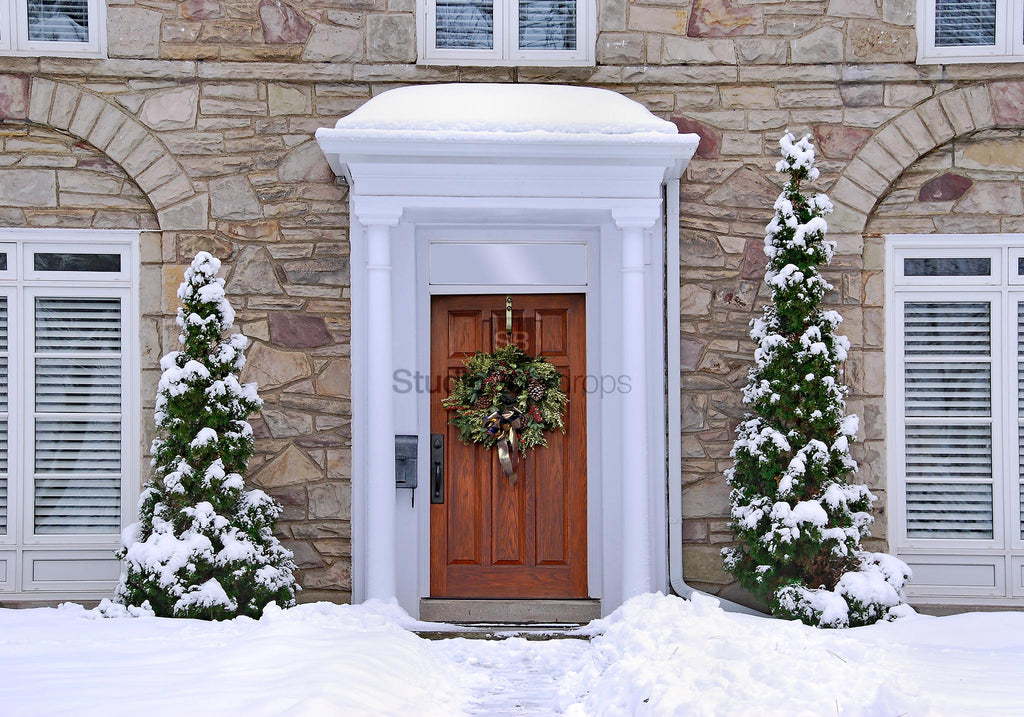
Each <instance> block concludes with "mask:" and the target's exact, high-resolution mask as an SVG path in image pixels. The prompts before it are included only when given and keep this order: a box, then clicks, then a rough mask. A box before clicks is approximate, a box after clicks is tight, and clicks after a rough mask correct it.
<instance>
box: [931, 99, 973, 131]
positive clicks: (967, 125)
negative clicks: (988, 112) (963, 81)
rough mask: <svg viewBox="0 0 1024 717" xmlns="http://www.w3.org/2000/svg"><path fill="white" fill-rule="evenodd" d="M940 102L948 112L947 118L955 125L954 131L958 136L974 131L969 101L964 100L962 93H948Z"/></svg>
mask: <svg viewBox="0 0 1024 717" xmlns="http://www.w3.org/2000/svg"><path fill="white" fill-rule="evenodd" d="M939 101H940V102H941V103H942V107H943V109H945V110H946V116H947V117H949V120H950V122H952V124H953V129H954V130H956V133H957V134H958V135H961V134H967V133H968V132H970V131H972V130H974V119H973V118H972V117H971V111H970V109H969V108H968V107H967V100H966V99H964V94H963V92H962V91H960V90H954V91H952V92H947V93H946V94H944V95H942V96H941V97H939Z"/></svg>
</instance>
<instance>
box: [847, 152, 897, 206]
mask: <svg viewBox="0 0 1024 717" xmlns="http://www.w3.org/2000/svg"><path fill="white" fill-rule="evenodd" d="M843 175H844V176H846V177H848V178H849V179H852V180H853V181H854V182H856V183H857V184H859V185H860V186H862V187H864V188H865V189H867V190H868V191H870V192H871V193H872V194H874V195H875V196H876V197H880V196H882V194H883V193H884V192H885V191H886V190H887V189H889V180H887V179H886V178H885V177H883V176H882V175H880V174H879V173H878V172H876V171H875V170H874V169H872V168H871V165H869V164H868V163H867V162H865V161H864V160H862V159H860V158H859V157H858V158H855V159H854V160H853V161H851V162H850V164H848V165H847V167H846V170H845V171H844V172H843Z"/></svg>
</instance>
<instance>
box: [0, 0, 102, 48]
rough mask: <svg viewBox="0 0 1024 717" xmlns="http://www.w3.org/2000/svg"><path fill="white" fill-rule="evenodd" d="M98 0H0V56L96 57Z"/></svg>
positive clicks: (99, 27) (99, 33) (99, 18)
mask: <svg viewBox="0 0 1024 717" xmlns="http://www.w3.org/2000/svg"><path fill="white" fill-rule="evenodd" d="M103 9H104V5H103V3H102V2H100V1H99V0H0V55H32V56H47V55H50V56H54V55H63V56H73V57H100V56H102V50H103V35H104V33H103V24H104V18H103Z"/></svg>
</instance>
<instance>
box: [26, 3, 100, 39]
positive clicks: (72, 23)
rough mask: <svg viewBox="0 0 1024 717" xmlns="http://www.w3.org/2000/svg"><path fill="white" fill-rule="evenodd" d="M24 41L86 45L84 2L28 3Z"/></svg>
mask: <svg viewBox="0 0 1024 717" xmlns="http://www.w3.org/2000/svg"><path fill="white" fill-rule="evenodd" d="M28 39H29V40H33V41H44V42H88V41H89V4H88V2H87V0H28Z"/></svg>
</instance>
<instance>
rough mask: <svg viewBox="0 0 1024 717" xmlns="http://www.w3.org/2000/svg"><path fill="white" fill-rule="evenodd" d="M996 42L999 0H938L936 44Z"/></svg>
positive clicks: (959, 44) (943, 45)
mask: <svg viewBox="0 0 1024 717" xmlns="http://www.w3.org/2000/svg"><path fill="white" fill-rule="evenodd" d="M995 44H996V0H935V46H936V47H956V46H969V47H977V46H986V45H995Z"/></svg>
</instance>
